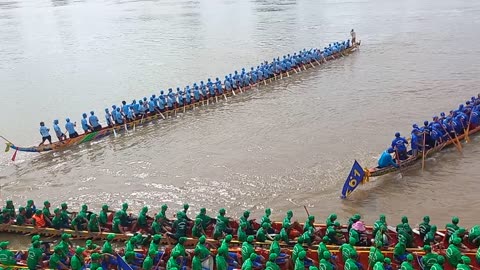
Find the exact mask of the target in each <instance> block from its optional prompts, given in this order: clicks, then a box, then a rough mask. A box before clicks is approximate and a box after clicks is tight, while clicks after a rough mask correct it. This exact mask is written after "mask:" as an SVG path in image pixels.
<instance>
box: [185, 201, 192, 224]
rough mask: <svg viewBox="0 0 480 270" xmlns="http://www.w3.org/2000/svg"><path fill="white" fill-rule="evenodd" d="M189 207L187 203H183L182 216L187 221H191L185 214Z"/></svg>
mask: <svg viewBox="0 0 480 270" xmlns="http://www.w3.org/2000/svg"><path fill="white" fill-rule="evenodd" d="M189 208H190V205H188V203H185V204H183V213H184V217H185V219H186V220H187V221H188V222H192V221H193V220H192V219H190V218H189V217H188V216H187V212H188V209H189Z"/></svg>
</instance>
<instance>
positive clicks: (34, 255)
mask: <svg viewBox="0 0 480 270" xmlns="http://www.w3.org/2000/svg"><path fill="white" fill-rule="evenodd" d="M43 256H44V254H43V250H42V249H41V248H40V242H39V241H34V242H33V244H32V246H31V247H30V248H29V249H28V257H27V266H28V269H29V270H35V269H38V268H43Z"/></svg>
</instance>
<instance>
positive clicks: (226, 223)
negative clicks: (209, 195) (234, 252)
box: [213, 208, 233, 239]
mask: <svg viewBox="0 0 480 270" xmlns="http://www.w3.org/2000/svg"><path fill="white" fill-rule="evenodd" d="M225 214H226V211H225V209H224V208H221V209H220V210H219V211H218V216H217V224H215V229H214V230H213V239H219V238H221V237H222V236H223V235H224V234H231V233H232V232H233V230H232V228H230V218H228V217H226V216H225Z"/></svg>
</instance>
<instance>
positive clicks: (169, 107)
mask: <svg viewBox="0 0 480 270" xmlns="http://www.w3.org/2000/svg"><path fill="white" fill-rule="evenodd" d="M167 107H168V109H169V110H173V99H172V97H171V96H170V95H168V96H167Z"/></svg>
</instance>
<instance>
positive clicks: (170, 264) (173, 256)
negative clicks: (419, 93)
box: [167, 251, 181, 270]
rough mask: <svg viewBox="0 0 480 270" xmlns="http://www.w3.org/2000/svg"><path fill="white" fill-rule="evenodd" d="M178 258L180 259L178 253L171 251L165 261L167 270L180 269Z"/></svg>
mask: <svg viewBox="0 0 480 270" xmlns="http://www.w3.org/2000/svg"><path fill="white" fill-rule="evenodd" d="M178 257H180V253H179V252H178V251H172V253H171V255H170V258H169V259H168V261H167V270H170V269H173V268H177V269H180V268H181V267H180V264H179V263H178V262H177V259H178Z"/></svg>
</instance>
